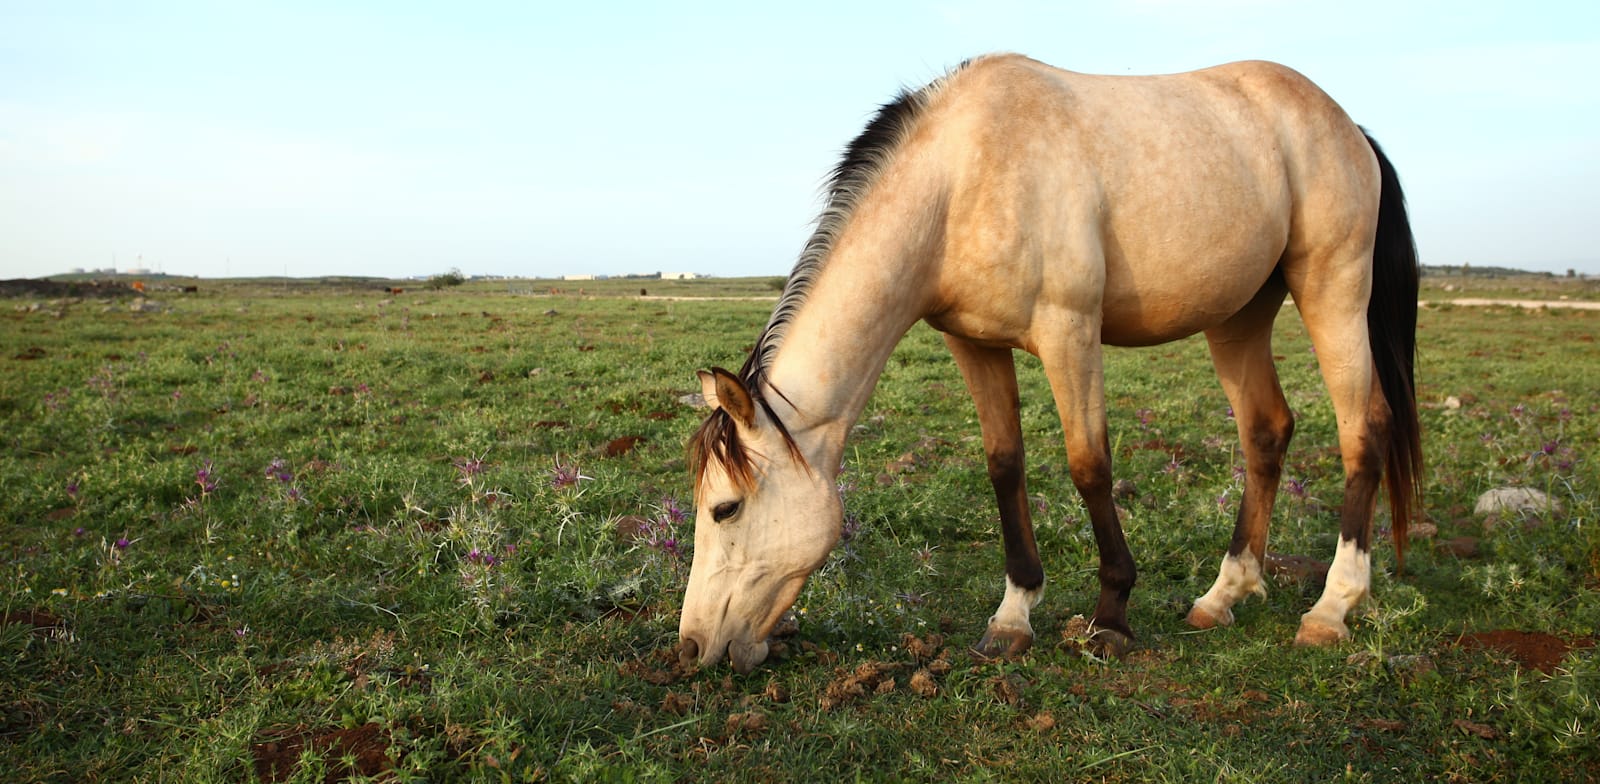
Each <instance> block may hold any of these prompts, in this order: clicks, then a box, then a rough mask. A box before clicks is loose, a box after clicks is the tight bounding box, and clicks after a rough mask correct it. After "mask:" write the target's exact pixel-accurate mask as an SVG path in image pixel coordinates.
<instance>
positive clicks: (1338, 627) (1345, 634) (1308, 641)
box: [1294, 613, 1350, 647]
mask: <svg viewBox="0 0 1600 784" xmlns="http://www.w3.org/2000/svg"><path fill="white" fill-rule="evenodd" d="M1348 639H1350V628H1349V627H1347V626H1345V625H1344V622H1343V621H1334V622H1333V623H1331V624H1330V623H1328V622H1327V621H1324V620H1321V619H1318V618H1312V617H1311V615H1310V614H1309V613H1308V614H1306V615H1303V616H1301V618H1300V631H1299V632H1297V633H1296V634H1295V636H1294V644H1295V645H1314V646H1317V647H1323V646H1327V645H1333V644H1335V643H1338V642H1341V641H1343V640H1348Z"/></svg>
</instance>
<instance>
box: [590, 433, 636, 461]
mask: <svg viewBox="0 0 1600 784" xmlns="http://www.w3.org/2000/svg"><path fill="white" fill-rule="evenodd" d="M645 440H646V439H645V437H644V436H623V437H621V438H617V439H613V440H611V441H609V442H607V443H606V445H605V446H604V447H602V448H601V450H600V453H601V454H603V455H605V456H606V457H622V456H623V455H625V454H628V453H629V452H632V451H633V450H634V449H635V448H637V447H638V446H639V445H640V444H642V443H644V442H645Z"/></svg>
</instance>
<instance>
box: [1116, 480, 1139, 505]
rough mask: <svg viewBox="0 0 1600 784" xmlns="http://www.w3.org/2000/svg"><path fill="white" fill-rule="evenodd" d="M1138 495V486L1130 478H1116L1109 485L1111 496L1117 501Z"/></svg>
mask: <svg viewBox="0 0 1600 784" xmlns="http://www.w3.org/2000/svg"><path fill="white" fill-rule="evenodd" d="M1138 496H1139V486H1138V485H1136V484H1134V483H1133V480H1132V479H1118V480H1117V481H1116V483H1114V484H1112V485H1111V497H1112V498H1115V499H1117V500H1119V501H1121V500H1126V499H1129V498H1137V497H1138Z"/></svg>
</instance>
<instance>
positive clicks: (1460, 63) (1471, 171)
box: [0, 0, 1600, 277]
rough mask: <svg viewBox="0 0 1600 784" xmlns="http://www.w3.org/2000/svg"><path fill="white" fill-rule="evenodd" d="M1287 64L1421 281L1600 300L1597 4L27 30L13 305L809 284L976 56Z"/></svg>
mask: <svg viewBox="0 0 1600 784" xmlns="http://www.w3.org/2000/svg"><path fill="white" fill-rule="evenodd" d="M1000 50H1005V51H1017V52H1022V53H1024V54H1028V55H1031V56H1033V57H1036V58H1039V59H1041V60H1045V61H1047V62H1050V63H1053V64H1056V65H1060V66H1062V67H1066V68H1071V69H1073V70H1079V71H1094V72H1103V73H1157V72H1166V71H1174V70H1186V69H1189V68H1194V67H1200V66H1205V65H1210V64H1214V63H1218V62H1224V61H1228V60H1238V59H1248V58H1263V59H1272V60H1278V61H1280V62H1283V63H1286V64H1289V65H1291V66H1293V67H1295V68H1297V69H1299V70H1301V71H1302V72H1304V73H1306V74H1307V75H1308V76H1310V77H1311V78H1312V79H1314V80H1316V81H1317V82H1318V83H1319V84H1321V85H1322V86H1323V88H1324V89H1326V90H1327V91H1328V92H1329V93H1330V94H1331V95H1333V96H1334V98H1335V99H1337V100H1338V101H1340V103H1342V104H1343V105H1344V106H1345V108H1346V109H1347V110H1348V111H1349V112H1350V114H1351V115H1352V116H1353V117H1354V118H1355V119H1356V121H1357V122H1359V123H1362V124H1363V125H1366V126H1367V127H1368V128H1369V129H1370V130H1371V131H1372V132H1373V134H1374V135H1375V136H1376V137H1377V138H1378V140H1379V141H1380V142H1381V143H1382V144H1383V145H1384V147H1385V149H1386V151H1387V152H1388V153H1389V156H1390V157H1391V158H1392V159H1393V160H1394V162H1395V164H1396V166H1397V167H1398V169H1399V171H1400V175H1401V178H1402V180H1403V182H1404V184H1405V186H1406V190H1407V193H1408V196H1409V198H1410V202H1411V207H1412V216H1413V221H1414V224H1415V228H1416V232H1417V236H1418V240H1419V243H1420V245H1421V248H1422V252H1423V258H1424V261H1425V262H1427V263H1433V264H1459V263H1463V262H1466V263H1470V264H1474V265H1480V266H1481V265H1490V264H1503V265H1511V266H1520V267H1524V268H1530V269H1547V270H1554V271H1558V272H1564V271H1565V270H1566V269H1567V268H1569V267H1575V268H1577V269H1579V270H1580V271H1584V272H1588V273H1593V274H1600V250H1597V249H1596V248H1595V246H1594V244H1593V241H1592V239H1591V238H1592V236H1593V235H1594V234H1595V232H1596V226H1595V225H1594V224H1595V223H1596V218H1597V217H1600V211H1597V207H1596V198H1595V196H1594V193H1595V188H1596V183H1600V130H1597V129H1600V86H1597V81H1596V80H1597V78H1600V3H1595V2H1593V0H1585V1H1584V2H1572V3H1538V2H1504V3H1473V2H1466V1H1464V0H1454V1H1452V2H1417V3H1407V2H1400V1H1399V0H1389V1H1388V2H1367V1H1366V0H1355V1H1346V2H1332V3H1304V2H1299V1H1298V0H1295V1H1294V2H1289V1H1288V0H1283V1H1281V2H1279V1H1277V0H1221V1H1220V2H1180V0H1115V1H1109V2H1086V3H1071V2H1034V1H1030V0H951V1H950V2H935V3H904V2H866V1H865V0H856V1H855V2H849V3H836V2H807V3H795V4H788V5H782V6H780V5H776V4H765V3H750V2H736V3H673V4H670V6H668V5H665V4H664V5H662V6H654V5H644V4H621V3H561V4H558V5H557V4H551V5H549V6H547V5H546V4H543V3H537V2H506V3H482V2H452V3H438V4H413V3H402V2H393V1H392V0H391V1H390V2H381V3H339V2H329V1H327V0H322V1H321V2H305V3H256V2H237V1H232V0H207V1H205V2H130V1H126V0H119V1H117V2H100V3H94V2H37V1H36V0H0V277H18V276H27V277H32V276H40V275H47V274H52V273H57V272H64V271H66V270H68V269H69V268H72V267H88V268H95V267H106V266H110V265H111V264H112V263H113V260H115V263H116V264H117V265H118V266H119V267H122V268H127V267H131V266H135V265H138V264H142V265H144V266H146V267H150V268H153V269H160V270H164V271H166V272H169V273H174V274H198V275H206V276H220V275H225V274H231V275H235V276H238V275H267V274H271V275H276V274H284V273H287V274H290V275H296V276H310V275H324V274H349V275H386V276H407V275H417V274H429V273H436V272H441V271H444V270H447V269H450V268H451V267H459V268H460V269H461V270H462V271H464V272H467V273H474V274H503V275H543V276H551V275H559V274H563V273H612V274H617V273H628V272H650V271H658V270H667V271H696V272H704V273H711V274H717V275H755V274H761V275H778V274H783V273H785V272H787V271H788V269H789V267H790V266H791V265H792V263H793V261H794V259H795V257H796V255H797V254H798V252H799V250H800V246H801V244H802V243H803V242H804V240H805V237H806V236H807V234H808V233H809V230H810V222H811V220H812V219H813V218H814V216H815V213H816V211H817V209H818V207H819V203H818V200H817V194H818V186H819V185H820V184H821V182H822V180H823V177H824V176H825V174H826V173H827V171H828V169H829V168H830V167H832V165H833V164H834V162H835V161H836V159H837V157H838V154H839V151H840V149H841V148H842V147H843V145H844V144H846V143H847V142H848V141H849V140H850V138H851V137H852V136H854V135H855V133H856V132H858V131H859V130H860V128H861V126H862V124H863V123H864V122H865V121H866V120H867V119H868V118H869V117H870V116H871V113H872V111H873V110H874V109H875V108H876V107H877V105H878V104H880V103H882V102H883V101H884V100H886V99H888V98H889V97H891V96H892V95H893V93H894V92H895V91H896V90H897V89H898V88H899V87H900V86H902V85H918V84H921V83H923V82H925V81H927V80H929V79H931V78H933V77H935V76H937V75H939V74H940V73H942V72H943V71H944V69H945V68H946V67H948V66H950V65H953V64H955V63H958V62H960V61H961V60H962V59H965V58H966V57H969V56H971V55H975V54H980V53H983V52H989V51H1000Z"/></svg>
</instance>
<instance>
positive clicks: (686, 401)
mask: <svg viewBox="0 0 1600 784" xmlns="http://www.w3.org/2000/svg"><path fill="white" fill-rule="evenodd" d="M678 402H679V403H682V404H683V405H686V406H690V407H692V408H705V407H706V399H705V397H704V396H703V395H701V394H700V393H699V392H694V393H691V394H688V395H683V396H682V397H679V398H678Z"/></svg>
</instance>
